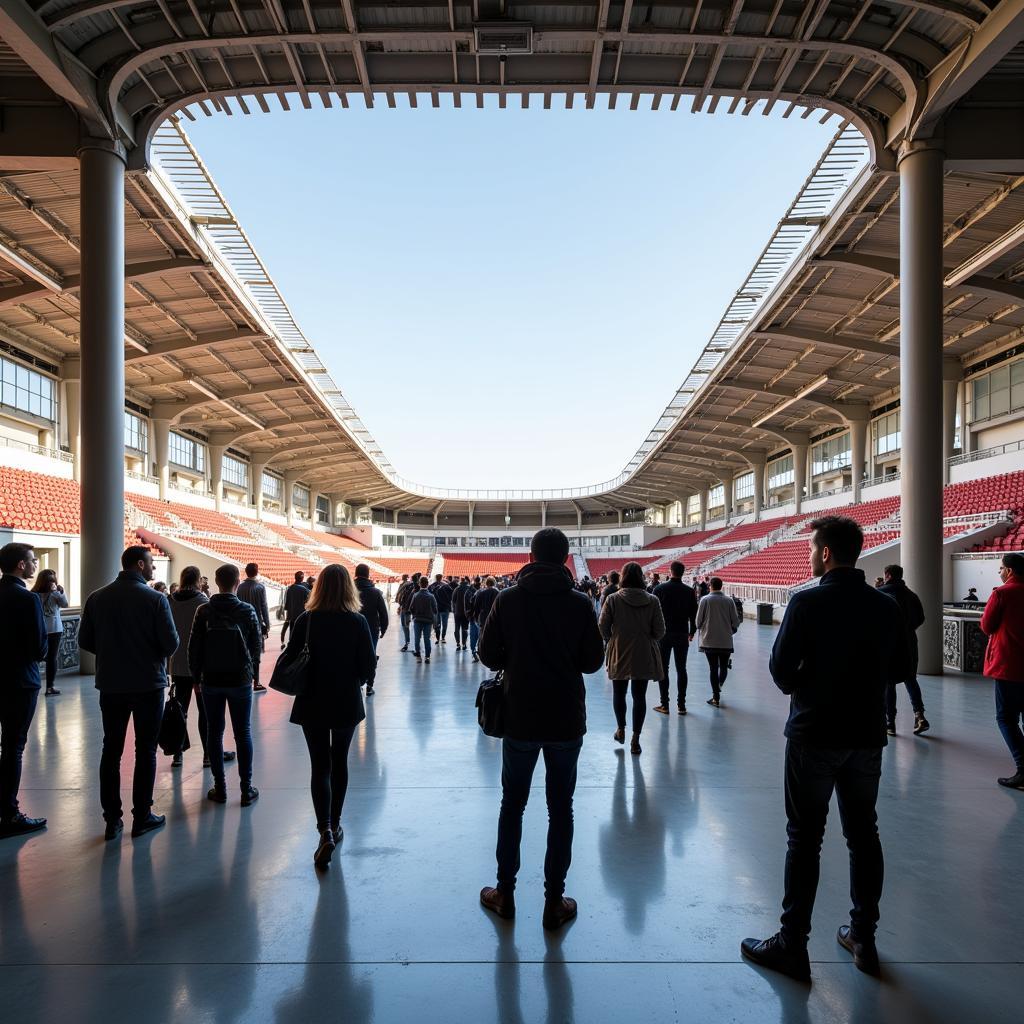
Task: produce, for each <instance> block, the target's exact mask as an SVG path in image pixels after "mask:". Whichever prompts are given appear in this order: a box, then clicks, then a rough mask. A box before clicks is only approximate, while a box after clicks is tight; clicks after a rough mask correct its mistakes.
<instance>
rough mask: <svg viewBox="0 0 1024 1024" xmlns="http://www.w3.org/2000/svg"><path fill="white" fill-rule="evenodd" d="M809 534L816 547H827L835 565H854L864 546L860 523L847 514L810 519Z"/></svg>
mask: <svg viewBox="0 0 1024 1024" xmlns="http://www.w3.org/2000/svg"><path fill="white" fill-rule="evenodd" d="M811 534H812V535H813V537H814V543H815V545H816V546H817V547H819V548H823V547H827V548H828V549H829V551H831V552H832V559H833V561H834V562H835V563H836V565H846V566H850V565H856V564H857V559H858V558H860V552H861V549H862V548H863V547H864V531H863V530H862V529H861V528H860V523H858V522H857V521H856V520H854V519H849V518H848V517H847V516H822V517H821V518H820V519H812V520H811Z"/></svg>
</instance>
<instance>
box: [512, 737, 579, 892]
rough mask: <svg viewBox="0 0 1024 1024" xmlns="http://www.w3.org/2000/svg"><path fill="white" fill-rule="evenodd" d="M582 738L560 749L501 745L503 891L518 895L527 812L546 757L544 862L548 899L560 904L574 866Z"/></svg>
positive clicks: (520, 742)
mask: <svg viewBox="0 0 1024 1024" xmlns="http://www.w3.org/2000/svg"><path fill="white" fill-rule="evenodd" d="M582 747H583V737H582V736H581V737H580V738H579V739H576V740H566V741H564V742H559V743H528V742H526V741H524V740H513V739H508V738H507V737H506V738H505V739H504V740H502V743H501V813H500V814H499V815H498V848H497V851H496V854H497V858H498V889H500V890H501V891H502V892H513V891H515V887H516V875H518V874H519V844H520V843H521V841H522V838H523V811H525V810H526V802H527V800H529V798H530V783H531V781H532V780H533V769H534V768H535V767H536V766H537V758H538V757H539V756H540V754H541V752H542V751H543V753H544V789H545V793H546V795H547V801H548V845H547V853H546V854H545V857H544V896H545V898H547V899H558V898H559V897H561V896H562V895H563V894H564V892H565V876H566V875H567V874H568V873H569V865H570V864H571V863H572V834H573V821H572V795H573V793H574V792H575V791H576V762H577V761H578V760H579V756H580V750H581V749H582Z"/></svg>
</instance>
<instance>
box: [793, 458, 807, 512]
mask: <svg viewBox="0 0 1024 1024" xmlns="http://www.w3.org/2000/svg"><path fill="white" fill-rule="evenodd" d="M808 448H809V446H808V445H806V444H795V445H793V514H794V515H799V514H800V511H801V509H802V508H803V503H804V486H805V485H806V483H807V451H808Z"/></svg>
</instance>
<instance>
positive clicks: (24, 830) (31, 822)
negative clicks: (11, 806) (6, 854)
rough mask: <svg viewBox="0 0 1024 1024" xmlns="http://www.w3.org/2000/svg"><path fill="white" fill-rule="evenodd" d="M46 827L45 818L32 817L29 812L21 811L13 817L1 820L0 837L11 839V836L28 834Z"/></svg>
mask: <svg viewBox="0 0 1024 1024" xmlns="http://www.w3.org/2000/svg"><path fill="white" fill-rule="evenodd" d="M44 828H46V819H45V818H30V817H29V816H28V815H27V814H22V813H21V811H19V812H18V813H17V814H15V815H14V816H13V817H10V818H4V820H3V821H0V839H9V838H10V837H11V836H26V835H28V834H29V833H30V832H38V831H39V830H40V829H44Z"/></svg>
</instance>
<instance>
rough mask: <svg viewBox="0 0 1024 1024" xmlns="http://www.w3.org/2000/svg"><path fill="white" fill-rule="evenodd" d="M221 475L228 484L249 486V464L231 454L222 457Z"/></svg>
mask: <svg viewBox="0 0 1024 1024" xmlns="http://www.w3.org/2000/svg"><path fill="white" fill-rule="evenodd" d="M221 477H222V478H223V480H224V483H226V484H233V485H234V486H235V487H242V488H248V486H249V464H248V463H247V462H243V461H242V460H241V459H236V458H233V457H232V456H231V455H225V456H224V458H223V459H221Z"/></svg>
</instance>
